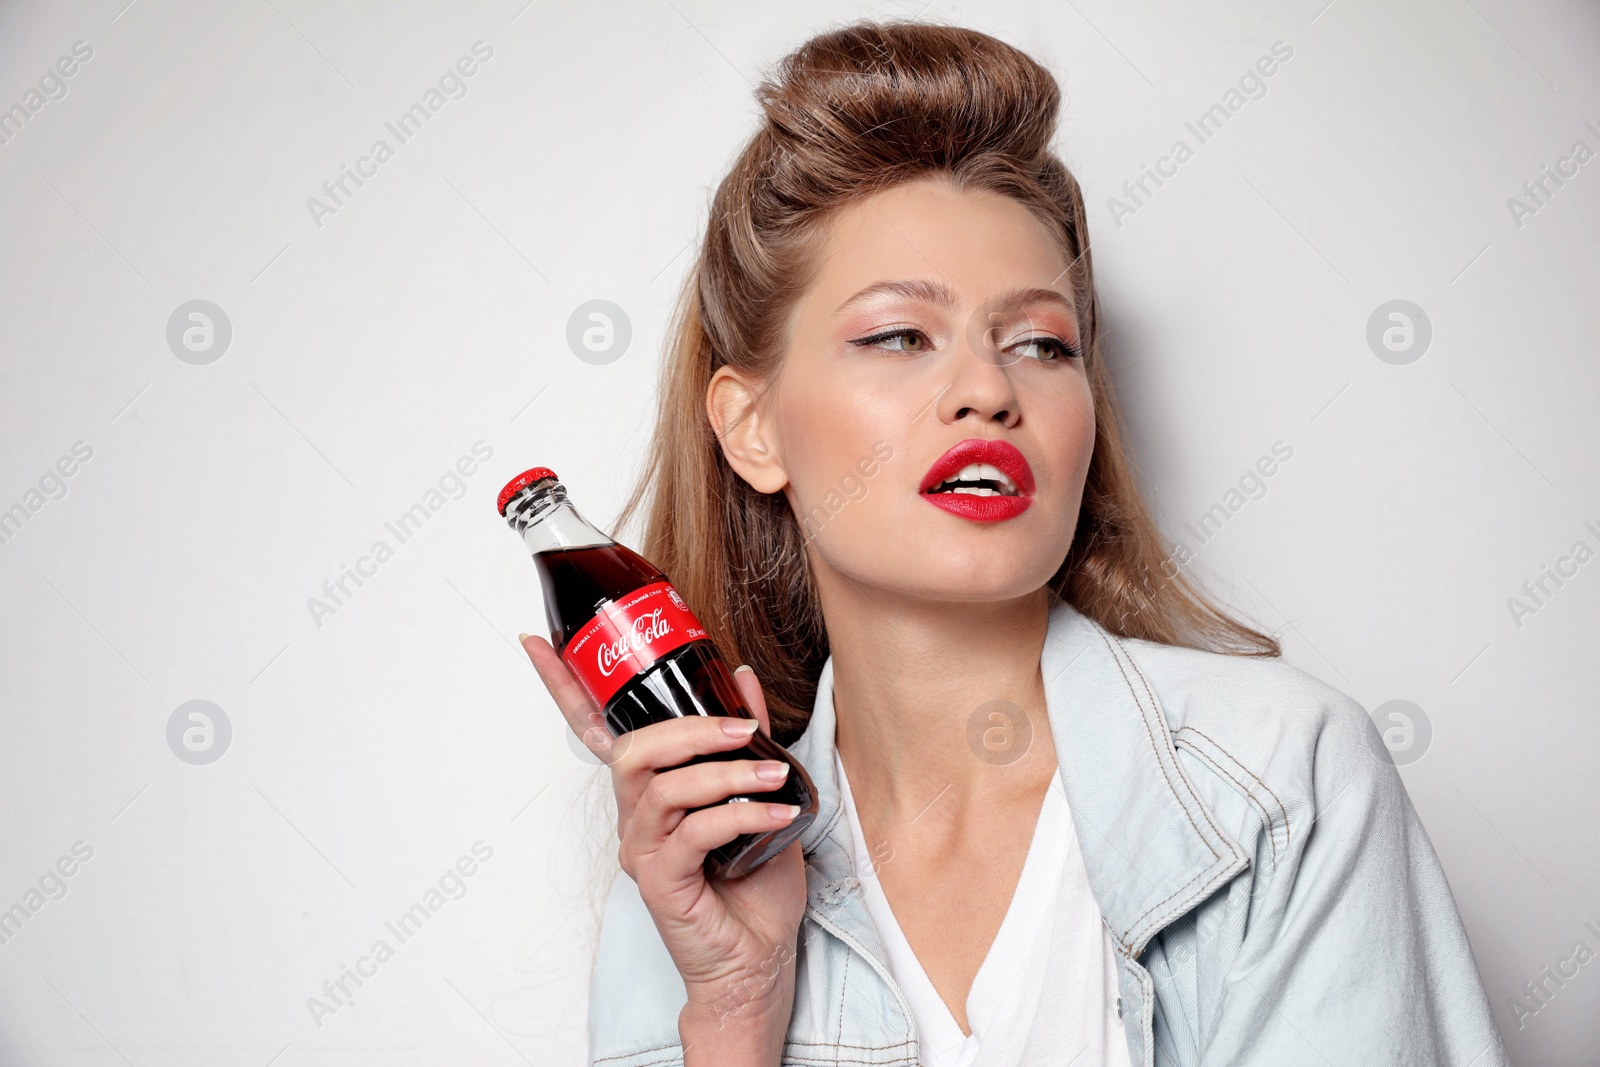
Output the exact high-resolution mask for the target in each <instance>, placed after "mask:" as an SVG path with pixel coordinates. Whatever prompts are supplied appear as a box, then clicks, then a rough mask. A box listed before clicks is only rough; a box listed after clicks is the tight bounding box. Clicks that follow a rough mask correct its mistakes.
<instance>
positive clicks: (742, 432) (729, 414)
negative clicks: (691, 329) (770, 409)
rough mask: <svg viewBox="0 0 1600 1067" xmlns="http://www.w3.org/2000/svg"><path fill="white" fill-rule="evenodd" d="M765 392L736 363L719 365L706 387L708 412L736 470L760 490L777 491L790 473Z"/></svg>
mask: <svg viewBox="0 0 1600 1067" xmlns="http://www.w3.org/2000/svg"><path fill="white" fill-rule="evenodd" d="M763 393H764V391H763V390H762V389H761V387H760V383H758V382H756V381H754V380H753V379H750V378H747V377H745V376H744V375H743V374H740V373H739V372H738V371H736V370H734V369H733V368H732V367H729V366H726V365H724V366H721V367H718V368H717V371H716V373H715V374H713V375H712V376H711V384H710V385H709V386H707V387H706V416H707V417H708V418H709V419H710V420H711V429H712V430H713V431H715V432H716V435H717V440H718V441H719V442H721V444H722V454H723V456H724V457H726V458H727V460H728V465H729V466H730V467H732V468H733V469H734V471H735V473H737V474H738V475H739V477H741V478H743V479H744V480H745V481H746V482H748V483H749V484H750V488H752V489H754V490H755V491H756V492H758V493H776V492H777V491H778V490H780V489H782V488H783V487H784V486H786V485H788V484H789V475H788V472H786V471H785V470H784V469H783V464H782V462H781V461H780V460H779V458H778V450H777V447H776V444H777V442H776V440H775V435H774V433H773V429H774V427H773V425H772V421H771V420H770V419H769V418H767V417H766V412H765V411H764V410H763V406H762V403H761V400H762V397H763Z"/></svg>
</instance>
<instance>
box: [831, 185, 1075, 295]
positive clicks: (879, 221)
mask: <svg viewBox="0 0 1600 1067" xmlns="http://www.w3.org/2000/svg"><path fill="white" fill-rule="evenodd" d="M823 250H824V255H823V260H822V262H821V264H820V265H819V267H820V269H819V272H818V277H817V285H816V289H817V290H818V292H817V295H818V296H819V297H825V296H826V295H831V294H833V293H834V292H837V291H838V290H841V289H845V288H847V287H848V289H849V292H855V291H856V289H859V288H861V287H862V286H863V285H867V284H871V283H872V282H875V281H880V280H882V279H885V278H909V277H921V276H927V275H929V274H932V275H934V276H936V277H939V278H941V279H943V280H944V281H945V283H946V284H947V285H949V286H950V287H952V288H954V289H956V290H958V291H961V290H963V289H972V290H983V289H990V288H995V287H1000V288H1010V287H1014V286H1018V285H1035V286H1040V287H1044V288H1058V289H1061V290H1063V291H1070V283H1069V282H1068V279H1067V277H1066V273H1065V272H1066V269H1067V266H1068V260H1067V256H1066V253H1065V250H1064V249H1063V247H1062V244H1061V241H1060V240H1059V239H1058V238H1057V237H1056V236H1055V235H1054V234H1053V233H1052V231H1051V228H1050V227H1049V225H1048V224H1047V223H1046V222H1045V221H1044V220H1043V219H1041V218H1040V217H1039V216H1038V215H1037V214H1035V213H1034V212H1033V211H1032V210H1031V209H1029V208H1027V207H1025V206H1023V205H1022V204H1021V203H1020V202H1018V201H1016V200H1014V199H1012V198H1011V197H1009V196H1005V195H1003V194H1000V193H996V192H991V191H990V190H987V189H959V188H957V187H955V186H954V185H953V184H951V182H950V181H949V180H948V179H946V178H943V177H928V178H919V179H916V180H914V181H910V182H905V183H902V184H900V185H896V186H894V187H892V188H889V189H885V190H882V191H880V192H877V193H874V194H872V195H870V196H867V197H863V198H862V199H860V200H856V201H854V202H852V203H850V204H848V205H846V206H845V207H843V208H841V209H839V211H838V212H837V213H836V214H835V215H834V217H833V219H832V220H831V222H830V225H829V228H828V233H827V239H826V241H825V242H824V244H823ZM845 295H847V294H845ZM968 295H971V296H974V297H981V296H982V293H981V292H977V291H974V292H971V293H970V294H968ZM835 303H837V300H836V301H835ZM828 306H829V307H830V308H831V307H832V306H833V305H831V304H830V305H828Z"/></svg>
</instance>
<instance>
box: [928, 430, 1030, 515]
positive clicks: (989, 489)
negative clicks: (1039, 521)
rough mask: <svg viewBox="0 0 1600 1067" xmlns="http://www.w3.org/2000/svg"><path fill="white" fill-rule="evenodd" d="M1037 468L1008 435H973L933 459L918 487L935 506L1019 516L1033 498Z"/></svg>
mask: <svg viewBox="0 0 1600 1067" xmlns="http://www.w3.org/2000/svg"><path fill="white" fill-rule="evenodd" d="M1033 489H1034V481H1033V470H1032V468H1030V467H1029V466H1028V461H1027V459H1026V458H1025V457H1024V456H1023V455H1022V452H1021V450H1020V449H1018V448H1017V446H1016V445H1013V444H1012V443H1011V442H1009V441H998V440H985V439H983V438H977V437H970V438H968V439H967V440H965V441H962V442H960V443H959V444H957V445H955V446H954V447H953V448H951V449H950V450H949V451H948V452H946V453H945V454H944V455H942V456H940V457H939V458H938V459H937V460H935V461H934V463H933V466H931V467H929V468H928V473H926V474H924V475H923V476H922V483H921V485H919V486H918V492H919V493H920V494H921V496H922V498H923V499H924V500H926V501H927V502H928V503H930V504H932V505H933V506H934V507H937V508H941V509H943V510H945V511H948V512H950V513H951V514H954V515H959V516H960V517H962V518H964V519H970V520H972V521H974V522H999V521H1002V520H1004V519H1010V518H1015V517H1016V516H1018V515H1020V514H1022V513H1023V512H1024V511H1026V510H1028V507H1029V505H1031V504H1032V503H1033Z"/></svg>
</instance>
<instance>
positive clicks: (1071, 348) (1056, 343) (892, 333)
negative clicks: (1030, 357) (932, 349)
mask: <svg viewBox="0 0 1600 1067" xmlns="http://www.w3.org/2000/svg"><path fill="white" fill-rule="evenodd" d="M913 335H915V336H917V337H921V338H922V339H923V340H924V341H927V340H928V335H927V334H925V333H923V332H922V331H921V330H913V329H909V328H907V329H900V330H887V331H885V332H884V333H875V334H873V335H872V336H871V337H862V338H859V339H857V340H854V341H851V342H850V343H851V344H853V345H857V346H859V347H862V348H865V347H867V346H868V345H876V344H881V343H882V342H884V341H890V340H893V339H894V338H896V337H910V336H913ZM929 343H930V345H931V343H932V342H929ZM1026 344H1036V345H1040V346H1044V347H1052V346H1053V347H1054V348H1055V349H1056V351H1057V354H1056V355H1055V356H1052V357H1051V358H1050V359H1048V360H1040V362H1041V363H1059V362H1061V361H1062V360H1063V359H1081V358H1082V357H1083V349H1082V348H1080V347H1079V346H1078V345H1077V344H1069V343H1068V342H1066V341H1063V340H1061V339H1060V338H1058V337H1026V338H1023V339H1022V340H1021V341H1018V342H1017V344H1016V345H1012V346H1011V347H1012V348H1015V347H1017V345H1026ZM911 354H913V355H915V353H911Z"/></svg>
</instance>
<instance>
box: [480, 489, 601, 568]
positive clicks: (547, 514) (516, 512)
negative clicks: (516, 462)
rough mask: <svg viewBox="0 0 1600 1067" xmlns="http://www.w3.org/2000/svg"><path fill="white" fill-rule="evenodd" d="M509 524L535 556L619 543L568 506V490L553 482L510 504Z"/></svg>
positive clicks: (508, 510)
mask: <svg viewBox="0 0 1600 1067" xmlns="http://www.w3.org/2000/svg"><path fill="white" fill-rule="evenodd" d="M506 522H507V523H509V524H510V526H511V528H512V529H513V530H515V531H517V533H519V534H521V535H522V543H523V544H525V545H527V546H528V551H529V552H531V553H533V554H534V555H538V554H539V553H540V552H549V551H552V550H555V549H561V548H589V547H592V546H595V545H611V544H615V543H616V542H615V541H613V540H612V539H611V538H610V537H608V536H607V535H606V534H604V533H602V532H601V531H600V530H598V529H596V528H595V527H594V526H593V525H592V524H591V523H590V522H589V521H588V520H587V519H585V518H584V517H583V516H582V515H579V514H578V511H577V509H576V508H574V507H573V506H572V505H571V504H570V503H568V502H567V490H566V488H565V487H564V486H562V484H561V483H560V482H558V481H555V480H553V479H547V480H545V481H542V482H538V483H536V484H534V485H531V486H529V487H528V488H527V489H525V490H524V491H523V492H521V493H520V494H518V495H517V496H516V497H515V498H513V499H512V500H511V501H510V502H508V504H507V506H506Z"/></svg>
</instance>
